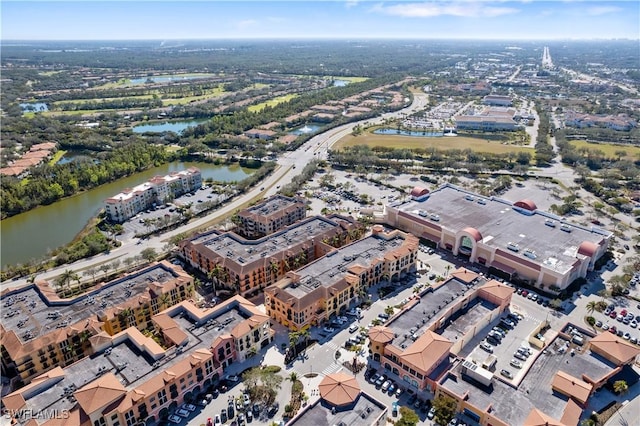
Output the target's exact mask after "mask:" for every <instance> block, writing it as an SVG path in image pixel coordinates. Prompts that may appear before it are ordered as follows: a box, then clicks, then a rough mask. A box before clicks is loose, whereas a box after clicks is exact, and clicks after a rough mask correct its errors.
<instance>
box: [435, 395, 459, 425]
mask: <svg viewBox="0 0 640 426" xmlns="http://www.w3.org/2000/svg"><path fill="white" fill-rule="evenodd" d="M457 407H458V404H456V401H455V400H454V399H453V398H451V397H449V396H446V395H439V396H438V397H437V398H435V399H434V400H433V408H434V409H435V413H436V414H435V419H436V422H437V423H438V424H441V425H446V424H448V423H449V422H450V421H451V419H452V418H453V416H455V414H456V410H457Z"/></svg>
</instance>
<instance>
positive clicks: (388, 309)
mask: <svg viewBox="0 0 640 426" xmlns="http://www.w3.org/2000/svg"><path fill="white" fill-rule="evenodd" d="M393 311H394V309H393V306H387V307H386V308H384V313H385V314H387V315H393Z"/></svg>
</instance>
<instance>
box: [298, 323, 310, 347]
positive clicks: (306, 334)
mask: <svg viewBox="0 0 640 426" xmlns="http://www.w3.org/2000/svg"><path fill="white" fill-rule="evenodd" d="M298 334H299V335H300V337H302V339H303V340H304V350H305V351H306V350H307V342H308V341H309V337H311V333H310V332H309V329H308V328H305V329H304V330H301V331H300V332H299V333H298Z"/></svg>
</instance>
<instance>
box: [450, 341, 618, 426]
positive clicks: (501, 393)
mask: <svg viewBox="0 0 640 426" xmlns="http://www.w3.org/2000/svg"><path fill="white" fill-rule="evenodd" d="M563 342H564V341H563V339H561V338H560V337H558V338H557V339H555V340H554V341H553V342H552V343H551V344H550V345H549V346H548V347H547V350H546V351H544V352H540V353H539V355H538V358H537V359H536V360H535V362H534V363H533V364H532V365H531V367H530V368H529V371H527V374H526V375H525V377H524V379H523V380H522V381H521V382H520V385H519V386H518V387H517V388H513V387H511V386H509V385H507V384H506V383H504V382H502V381H500V380H499V379H497V378H496V379H494V381H493V386H491V387H489V388H487V387H485V386H483V385H481V384H478V383H475V382H474V383H472V382H470V381H467V380H468V379H466V378H462V377H461V375H460V366H461V364H460V365H458V366H456V368H455V369H454V370H452V372H451V373H454V374H455V375H454V374H448V375H447V377H446V379H445V380H444V381H443V382H442V386H443V387H444V388H445V389H449V390H451V391H452V392H454V393H456V394H458V395H462V394H464V393H465V392H469V394H468V395H469V398H468V399H467V401H468V402H469V403H471V404H473V405H475V406H476V407H478V408H482V409H486V408H487V407H488V406H489V405H490V404H493V405H492V406H493V414H494V415H495V416H496V417H498V418H499V419H501V420H502V421H504V422H506V423H508V424H512V425H517V424H523V423H524V420H525V419H526V418H527V416H528V415H529V413H530V412H531V410H532V409H533V408H537V409H539V410H541V411H542V412H544V413H545V414H547V415H549V416H551V417H553V418H555V419H560V418H561V417H562V414H563V412H564V408H565V403H566V401H567V397H565V396H564V395H561V394H559V393H556V392H554V391H553V390H552V389H551V383H552V381H553V378H554V376H555V375H556V373H557V372H558V371H564V372H565V373H567V374H570V375H572V376H574V377H576V378H578V379H581V380H582V374H583V373H587V374H589V375H593V376H592V377H593V378H595V379H599V378H600V377H603V376H604V375H606V374H609V373H610V372H611V371H613V369H614V368H615V366H614V365H612V364H611V363H610V362H608V361H606V360H605V359H604V358H601V357H599V356H597V355H595V354H593V353H591V352H590V351H586V353H581V352H579V351H576V352H575V354H574V355H573V356H572V355H571V351H570V350H567V351H565V352H564V353H561V352H560V351H558V350H557V349H556V348H559V347H560V346H562V344H563ZM585 346H586V344H585ZM545 352H546V353H545ZM456 376H457V377H456ZM496 401H500V404H496Z"/></svg>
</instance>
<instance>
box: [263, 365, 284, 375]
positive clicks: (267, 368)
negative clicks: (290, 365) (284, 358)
mask: <svg viewBox="0 0 640 426" xmlns="http://www.w3.org/2000/svg"><path fill="white" fill-rule="evenodd" d="M262 369H263V370H264V371H267V372H269V373H279V372H280V371H281V370H282V367H280V366H278V365H267V366H265V367H262Z"/></svg>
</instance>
